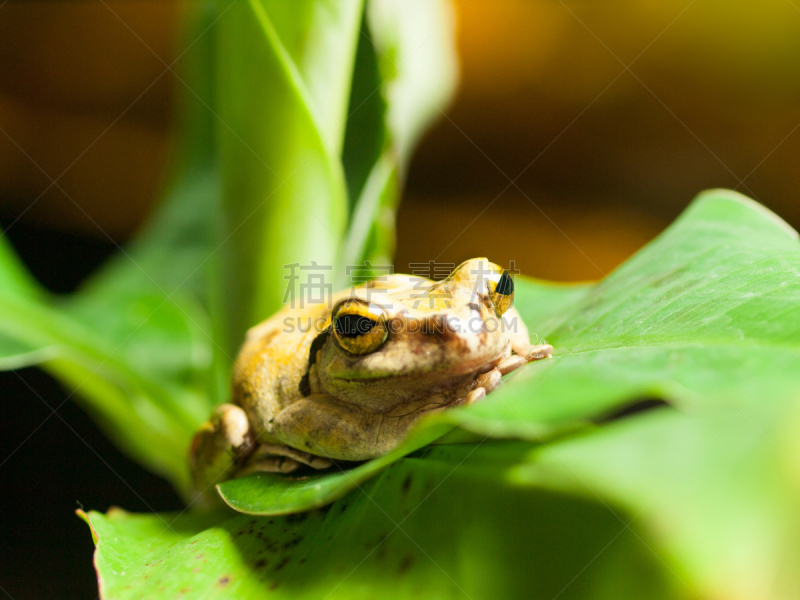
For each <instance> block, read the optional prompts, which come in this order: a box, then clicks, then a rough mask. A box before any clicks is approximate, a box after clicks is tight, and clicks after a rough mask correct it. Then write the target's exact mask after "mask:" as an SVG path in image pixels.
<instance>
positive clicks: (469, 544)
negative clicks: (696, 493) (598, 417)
mask: <svg viewBox="0 0 800 600" xmlns="http://www.w3.org/2000/svg"><path fill="white" fill-rule="evenodd" d="M491 446H492V445H491V444H488V443H487V444H485V445H484V446H482V447H480V448H477V449H476V447H475V446H473V445H461V446H449V447H437V448H436V449H432V450H429V451H427V452H426V454H425V456H424V457H423V456H419V457H410V458H406V459H402V460H401V461H399V462H397V463H395V465H394V466H392V467H391V468H389V469H388V470H386V471H384V472H383V473H382V474H380V475H378V476H377V477H376V478H374V479H372V480H370V481H368V482H366V483H365V484H363V485H362V486H360V488H359V489H357V490H353V491H351V492H350V493H349V494H348V495H347V496H345V497H344V498H342V499H341V500H339V501H338V502H336V503H334V504H333V505H332V506H330V507H329V508H327V509H326V510H318V511H313V512H310V513H305V514H302V515H290V516H288V517H271V518H267V517H260V518H258V517H250V516H247V515H238V516H234V515H233V514H229V515H219V516H214V515H202V514H197V515H192V514H184V515H181V516H176V515H172V514H167V515H147V516H146V515H129V514H127V513H124V512H121V511H112V512H110V513H109V514H108V515H107V516H103V515H100V514H98V513H89V515H88V521H89V522H90V524H91V526H92V530H93V535H94V537H95V540H96V544H97V551H96V556H95V563H96V565H97V568H98V571H99V573H100V582H101V583H100V589H101V596H102V597H103V598H114V599H124V598H140V597H152V598H171V597H176V596H178V597H181V598H239V599H241V600H247V599H250V598H262V597H265V596H269V597H275V598H292V599H300V598H331V599H333V598H347V599H355V598H375V597H381V598H420V597H422V598H465V597H466V598H473V599H475V600H478V599H483V598H486V599H495V598H509V599H510V598H542V599H547V600H550V599H552V598H553V597H556V596H558V597H559V598H598V599H599V598H606V597H609V593H610V592H612V591H613V592H614V594H613V597H615V598H632V599H633V598H636V599H639V598H642V597H647V598H668V597H674V596H670V590H673V589H676V588H678V586H680V583H679V581H677V580H676V578H675V577H674V576H673V575H671V574H669V573H665V572H664V571H663V569H661V568H660V563H659V562H658V559H657V558H656V557H655V556H653V555H652V554H651V553H650V552H649V550H647V548H646V547H645V546H643V545H642V543H641V542H640V541H639V539H638V538H637V536H640V535H644V534H643V533H642V532H641V531H636V530H635V529H633V530H625V529H624V528H623V527H622V526H621V525H620V522H619V520H618V518H617V516H616V515H615V514H614V513H613V512H611V511H609V510H608V509H606V508H605V507H603V506H598V505H597V504H596V503H594V502H591V501H588V500H583V499H580V498H577V497H570V496H568V495H563V494H553V493H549V492H532V491H531V490H530V489H525V488H522V487H519V486H514V485H509V484H508V481H507V476H506V473H507V469H508V467H509V466H510V464H504V462H505V461H508V460H511V459H513V457H514V456H515V455H517V454H519V450H520V449H519V448H516V447H511V446H509V445H507V444H503V445H501V446H503V447H499V448H498V447H494V448H493V447H491ZM610 541H613V544H612V545H611V546H610V547H607V546H608V544H609V542H610ZM597 556H599V557H600V558H598V559H597V560H593V559H594V558H595V557H597ZM633 570H635V572H636V576H635V577H629V574H630V572H631V571H633ZM621 582H624V585H621V586H619V587H617V586H618V584H619V583H621Z"/></svg>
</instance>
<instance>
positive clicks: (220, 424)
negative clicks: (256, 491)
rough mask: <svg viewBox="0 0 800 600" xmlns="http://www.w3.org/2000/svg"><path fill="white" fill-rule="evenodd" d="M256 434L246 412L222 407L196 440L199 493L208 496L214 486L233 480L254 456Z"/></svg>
mask: <svg viewBox="0 0 800 600" xmlns="http://www.w3.org/2000/svg"><path fill="white" fill-rule="evenodd" d="M254 443H255V442H254V436H253V432H252V431H251V429H250V421H249V420H248V419H247V415H246V414H245V412H244V411H243V410H242V409H241V408H239V407H238V406H234V405H233V404H222V405H221V406H219V407H217V409H216V410H215V411H214V412H213V413H212V414H211V418H210V419H209V420H208V421H207V422H206V423H203V425H202V426H201V427H200V429H199V430H198V432H197V433H196V434H195V436H194V438H193V439H192V446H191V450H190V453H189V463H190V468H191V472H192V479H193V481H194V485H195V489H196V490H197V491H198V492H200V494H207V493H208V490H209V488H211V487H212V486H213V485H214V484H216V483H219V482H221V481H224V480H226V479H230V478H231V477H232V476H233V475H234V474H235V473H236V471H238V469H239V468H240V466H241V464H242V463H243V462H244V461H245V460H246V459H247V457H248V456H249V455H250V454H251V453H252V452H253V449H254V448H255V445H254Z"/></svg>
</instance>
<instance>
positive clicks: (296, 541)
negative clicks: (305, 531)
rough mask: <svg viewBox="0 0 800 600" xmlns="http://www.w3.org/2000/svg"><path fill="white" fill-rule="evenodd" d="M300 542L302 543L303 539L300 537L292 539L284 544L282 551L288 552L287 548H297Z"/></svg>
mask: <svg viewBox="0 0 800 600" xmlns="http://www.w3.org/2000/svg"><path fill="white" fill-rule="evenodd" d="M302 541H303V538H302V536H300V537H296V538H294V539H293V540H289V541H288V542H286V543H285V544H284V545H283V549H284V550H288V549H289V548H293V547H294V546H297V544H299V543H300V542H302Z"/></svg>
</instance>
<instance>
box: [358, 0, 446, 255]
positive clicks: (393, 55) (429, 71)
mask: <svg viewBox="0 0 800 600" xmlns="http://www.w3.org/2000/svg"><path fill="white" fill-rule="evenodd" d="M454 38H455V15H454V13H453V7H452V4H451V3H450V2H449V1H447V0H437V1H428V0H413V1H411V2H409V1H405V0H403V1H399V0H370V1H369V2H368V3H367V10H366V16H365V24H364V27H363V29H362V32H361V38H360V40H359V46H358V55H357V59H356V71H355V75H354V79H353V91H352V95H351V98H350V109H349V110H350V112H349V116H348V124H347V128H348V130H347V137H346V139H345V147H344V155H343V163H344V167H345V172H346V174H347V180H348V189H349V191H350V193H351V199H350V201H351V207H352V209H351V213H352V216H351V221H350V226H349V229H348V234H347V239H346V242H345V250H346V253H347V254H346V256H347V262H348V264H361V262H362V261H365V260H368V261H370V262H371V263H372V264H373V265H386V264H391V261H392V256H393V254H394V237H395V232H394V229H395V227H394V226H395V215H396V212H397V204H398V202H399V197H400V188H401V185H402V180H403V178H404V174H405V170H406V167H407V165H408V161H409V159H410V156H411V151H412V149H413V147H414V146H415V144H416V143H417V141H418V139H419V137H420V135H421V133H422V131H423V130H424V129H425V128H426V127H427V126H428V125H429V124H430V123H431V121H432V120H433V119H435V118H437V117H439V116H440V115H441V114H443V110H444V109H445V108H446V106H447V103H448V102H449V100H450V98H451V97H452V94H453V91H454V89H455V83H456V78H457V59H456V55H455V39H454ZM376 131H378V132H380V135H379V136H378V135H376V134H375V133H374V132H376ZM370 132H372V134H371V135H370ZM379 142H380V143H381V144H382V145H381V146H379V145H378V143H379Z"/></svg>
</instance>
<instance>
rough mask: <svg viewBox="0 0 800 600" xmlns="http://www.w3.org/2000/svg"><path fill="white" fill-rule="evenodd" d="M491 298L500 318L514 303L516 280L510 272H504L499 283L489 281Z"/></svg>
mask: <svg viewBox="0 0 800 600" xmlns="http://www.w3.org/2000/svg"><path fill="white" fill-rule="evenodd" d="M488 284H489V285H488V287H489V298H490V299H491V301H492V304H493V305H494V309H495V310H496V311H497V315H498V316H500V315H502V314H503V313H505V312H506V311H507V310H508V309H509V308H511V305H512V304H513V303H514V280H513V279H511V275H509V274H508V271H503V274H502V275H500V278H499V279H498V280H497V282H495V281H493V280H491V279H490V280H489V282H488Z"/></svg>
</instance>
